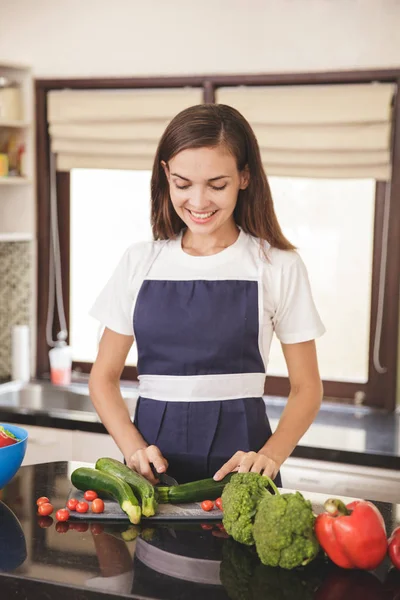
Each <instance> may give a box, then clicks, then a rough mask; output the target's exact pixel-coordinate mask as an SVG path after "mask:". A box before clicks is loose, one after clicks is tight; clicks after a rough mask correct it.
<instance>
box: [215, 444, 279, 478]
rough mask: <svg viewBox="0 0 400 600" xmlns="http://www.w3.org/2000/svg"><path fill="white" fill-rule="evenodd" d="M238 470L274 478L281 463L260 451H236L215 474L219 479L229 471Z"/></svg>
mask: <svg viewBox="0 0 400 600" xmlns="http://www.w3.org/2000/svg"><path fill="white" fill-rule="evenodd" d="M232 471H238V472H239V473H249V472H251V473H261V474H262V475H265V476H266V477H271V479H273V478H274V477H276V475H277V473H278V471H279V465H277V463H276V462H275V461H274V460H273V459H272V458H269V457H268V456H266V455H265V454H261V453H259V452H242V451H239V452H236V454H234V455H233V456H232V458H231V459H229V460H228V461H227V462H226V463H225V464H224V465H222V467H221V468H220V469H219V471H217V472H216V473H215V475H214V479H215V480H216V481H219V480H221V479H223V478H224V477H225V476H226V475H228V473H231V472H232Z"/></svg>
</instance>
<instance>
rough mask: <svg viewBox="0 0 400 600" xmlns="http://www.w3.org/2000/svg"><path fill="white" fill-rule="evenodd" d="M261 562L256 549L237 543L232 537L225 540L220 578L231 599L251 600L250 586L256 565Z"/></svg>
mask: <svg viewBox="0 0 400 600" xmlns="http://www.w3.org/2000/svg"><path fill="white" fill-rule="evenodd" d="M257 564H260V561H259V559H258V556H257V554H256V552H255V551H254V549H253V548H252V547H249V546H243V545H242V544H237V543H236V542H234V541H233V540H231V539H228V540H224V544H223V546H222V561H221V566H220V572H219V575H220V579H221V583H222V585H223V586H224V588H225V590H226V592H227V594H228V596H229V598H231V600H250V599H251V598H252V595H251V592H250V588H251V582H252V577H253V573H254V570H255V568H256V565H257Z"/></svg>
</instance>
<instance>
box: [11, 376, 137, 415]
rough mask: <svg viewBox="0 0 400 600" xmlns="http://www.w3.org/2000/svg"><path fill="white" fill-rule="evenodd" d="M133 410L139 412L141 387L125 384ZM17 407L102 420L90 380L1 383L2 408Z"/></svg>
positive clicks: (126, 397)
mask: <svg viewBox="0 0 400 600" xmlns="http://www.w3.org/2000/svg"><path fill="white" fill-rule="evenodd" d="M121 393H122V397H123V398H124V400H125V402H126V404H127V407H128V410H129V414H131V415H133V414H134V413H135V407H136V402H137V398H138V388H137V387H133V386H132V387H131V386H129V387H128V386H127V387H123V386H121ZM2 408H6V409H7V410H11V411H14V410H15V411H16V412H18V413H20V414H21V413H24V414H31V413H33V414H37V413H44V414H46V415H54V416H57V417H63V416H67V417H68V418H73V417H74V416H78V415H79V418H80V419H81V420H89V421H99V418H98V415H97V413H96V411H95V408H94V406H93V404H92V402H91V400H90V397H89V387H88V384H87V383H72V384H71V385H69V386H66V387H59V386H54V385H52V384H51V383H48V382H42V381H40V382H39V381H34V382H30V383H25V384H24V383H21V382H10V383H6V384H3V385H0V410H1V409H2Z"/></svg>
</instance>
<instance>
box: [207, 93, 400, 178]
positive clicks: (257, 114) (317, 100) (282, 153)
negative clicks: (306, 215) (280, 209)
mask: <svg viewBox="0 0 400 600" xmlns="http://www.w3.org/2000/svg"><path fill="white" fill-rule="evenodd" d="M395 92H396V86H395V85H393V84H384V83H371V84H339V85H308V86H305V85H300V86H265V87H264V86H262V87H246V86H240V87H225V88H224V87H223V88H220V89H218V90H217V93H216V101H217V102H218V103H220V104H228V105H230V106H233V107H235V108H236V109H237V110H239V112H241V113H242V114H243V116H244V117H246V119H247V120H248V121H249V122H250V124H251V126H252V127H253V129H254V132H255V134H256V136H257V139H258V142H259V145H260V149H261V155H262V160H263V164H264V166H265V170H266V172H267V175H276V176H287V177H311V178H319V177H323V178H346V179H347V178H373V179H377V180H389V179H390V175H391V130H392V106H393V98H394V94H395Z"/></svg>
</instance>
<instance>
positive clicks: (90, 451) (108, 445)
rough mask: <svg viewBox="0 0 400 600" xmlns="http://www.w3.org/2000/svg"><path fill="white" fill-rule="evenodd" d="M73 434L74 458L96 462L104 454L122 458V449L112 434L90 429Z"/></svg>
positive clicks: (118, 458)
mask: <svg viewBox="0 0 400 600" xmlns="http://www.w3.org/2000/svg"><path fill="white" fill-rule="evenodd" d="M73 434H74V436H73V448H72V460H77V461H85V462H92V463H95V462H96V460H97V459H98V458H101V457H102V456H107V457H109V458H116V459H117V460H122V454H121V451H120V449H119V448H118V446H117V445H116V443H115V442H114V440H113V439H112V437H111V436H110V435H107V434H106V433H91V432H89V431H74V432H73ZM63 460H64V459H63Z"/></svg>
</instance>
